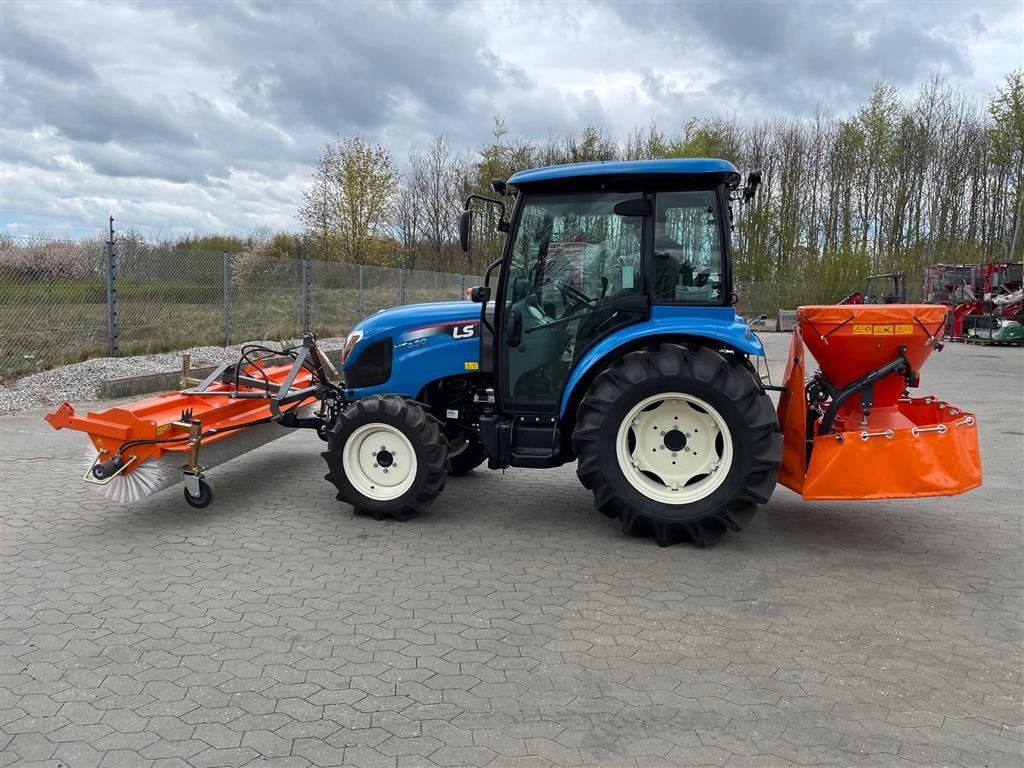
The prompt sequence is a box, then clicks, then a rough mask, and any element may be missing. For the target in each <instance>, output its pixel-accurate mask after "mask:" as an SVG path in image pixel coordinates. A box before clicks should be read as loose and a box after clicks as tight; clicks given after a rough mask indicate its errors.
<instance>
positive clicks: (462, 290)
mask: <svg viewBox="0 0 1024 768" xmlns="http://www.w3.org/2000/svg"><path fill="white" fill-rule="evenodd" d="M459 282H460V283H461V286H460V287H459V298H460V299H464V298H466V274H465V272H463V273H462V274H461V275H459Z"/></svg>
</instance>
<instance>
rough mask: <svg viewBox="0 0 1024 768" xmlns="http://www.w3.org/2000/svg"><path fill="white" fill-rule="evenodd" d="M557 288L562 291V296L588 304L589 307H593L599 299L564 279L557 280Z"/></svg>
mask: <svg viewBox="0 0 1024 768" xmlns="http://www.w3.org/2000/svg"><path fill="white" fill-rule="evenodd" d="M555 288H557V289H558V290H559V292H561V294H562V296H564V297H566V299H572V300H573V301H574V302H575V303H576V304H586V305H587V306H588V307H592V306H594V305H595V304H596V303H597V299H592V298H590V297H589V296H587V294H585V293H584V292H583V291H581V290H580V289H579V288H577V287H576V286H574V285H570V284H569V283H567V282H565V281H564V280H556V281H555Z"/></svg>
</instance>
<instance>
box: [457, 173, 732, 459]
mask: <svg viewBox="0 0 1024 768" xmlns="http://www.w3.org/2000/svg"><path fill="white" fill-rule="evenodd" d="M739 182H740V175H739V173H738V172H737V171H736V168H735V167H734V166H733V165H732V164H731V163H729V162H727V161H724V160H705V159H680V160H667V161H642V162H602V163H585V164H576V165H570V166H555V167H550V168H540V169H535V170H530V171H524V172H521V173H517V174H516V175H514V176H513V177H512V178H510V179H509V180H508V181H507V182H500V181H499V182H496V183H495V188H496V189H498V190H501V191H502V192H503V193H505V194H511V195H514V204H513V207H512V216H511V222H510V223H509V224H508V225H507V230H508V235H507V237H506V241H505V247H504V251H503V254H502V258H501V260H500V261H498V262H495V263H494V264H492V265H491V267H490V268H489V269H488V270H487V276H486V278H485V285H484V286H483V287H481V288H478V289H476V291H475V292H474V296H475V298H476V299H477V300H479V301H484V302H485V303H486V301H488V300H491V299H493V308H492V309H493V320H492V318H491V313H490V312H489V311H487V310H485V312H484V316H483V318H482V320H483V330H482V336H483V337H484V338H482V339H481V350H482V351H481V368H482V370H485V371H489V372H491V373H493V375H494V382H493V383H494V390H495V395H496V403H497V406H498V411H499V412H500V413H501V414H502V415H501V416H500V417H496V418H495V419H494V422H493V423H490V424H488V423H487V422H482V423H481V431H482V437H483V439H484V442H485V445H486V444H487V443H488V442H490V443H492V445H493V446H494V448H495V450H496V453H497V454H498V456H497V458H498V462H499V465H500V464H501V463H503V462H505V461H508V462H510V463H513V464H523V463H525V464H527V465H529V466H537V465H538V464H539V465H545V466H548V465H551V464H553V463H562V462H563V461H566V460H569V459H571V458H573V455H572V453H571V450H570V449H569V441H568V440H567V439H566V438H567V437H568V434H569V433H570V432H571V429H572V424H571V423H570V422H571V421H572V412H571V410H568V409H567V407H566V406H567V405H569V402H570V401H571V400H572V399H573V398H572V391H571V390H575V389H576V387H579V385H580V383H581V380H582V378H586V377H585V376H583V377H581V376H579V375H577V374H579V373H581V371H580V368H581V366H587V365H588V364H592V363H593V362H594V360H593V359H592V354H591V353H592V352H593V351H594V350H595V349H596V348H598V347H600V346H601V344H602V342H606V341H608V340H611V339H615V338H617V337H618V338H621V343H616V344H614V345H613V346H614V347H615V349H616V353H617V354H618V355H621V354H622V353H623V352H624V350H625V349H628V348H629V335H630V334H629V330H630V329H631V328H633V327H644V328H645V330H644V332H643V333H642V338H643V343H644V344H647V343H650V339H651V335H652V333H655V334H656V333H659V332H662V333H671V332H675V333H680V332H683V333H685V332H686V331H687V330H690V331H695V330H696V329H686V328H683V327H682V325H683V319H684V315H685V317H686V318H687V319H689V320H696V321H698V324H700V323H703V324H710V325H713V326H716V327H718V328H725V329H727V328H729V327H730V326H735V327H734V328H733V329H732V330H733V332H734V333H736V334H737V335H742V333H743V328H742V326H741V325H739V324H738V323H737V320H736V316H735V312H734V311H733V308H732V302H733V296H732V288H731V285H732V283H731V279H732V275H731V269H730V263H731V262H730V252H729V233H730V224H731V221H730V215H731V211H730V208H729V196H730V192H731V191H732V190H735V189H736V188H737V187H738V185H739ZM471 202H472V199H471V200H470V201H467V210H468V209H469V203H471ZM489 202H492V203H497V204H499V205H502V207H503V203H502V202H501V201H497V200H490V201H489ZM469 220H470V217H469V216H468V215H464V221H465V222H467V224H468V221H469ZM463 232H464V234H465V237H464V239H463V243H464V246H468V242H469V237H468V226H464V227H463ZM499 267H500V269H499ZM496 271H497V273H498V277H497V280H496V285H493V286H492V284H491V278H492V275H494V273H495V272H496ZM673 325H675V326H676V327H674V328H673V327H671V326H673ZM637 338H640V336H638V337H637ZM622 344H625V345H626V347H625V348H623V346H622ZM634 346H637V345H636V344H634ZM608 351H609V352H610V351H611V350H608ZM584 388H585V387H584ZM567 410H568V412H569V416H570V418H569V419H565V418H563V416H564V415H565V414H566V413H567ZM513 425H514V426H515V429H513V428H512V427H513ZM492 427H493V428H495V429H497V431H498V434H497V435H494V434H492V435H490V437H491V438H492V439H491V440H488V439H487V438H488V435H487V431H488V428H492ZM505 434H507V435H508V436H509V437H508V439H507V440H506V439H503V437H502V436H503V435H505ZM509 441H511V442H512V443H514V444H510V445H504V443H506V442H509Z"/></svg>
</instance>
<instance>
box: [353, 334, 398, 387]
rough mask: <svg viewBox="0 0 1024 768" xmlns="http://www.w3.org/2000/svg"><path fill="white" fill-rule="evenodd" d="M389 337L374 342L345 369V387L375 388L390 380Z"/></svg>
mask: <svg viewBox="0 0 1024 768" xmlns="http://www.w3.org/2000/svg"><path fill="white" fill-rule="evenodd" d="M391 348H392V344H391V337H390V336H389V337H388V338H386V339H381V340H380V341H375V342H373V344H371V345H370V346H368V347H367V348H366V349H364V350H363V351H362V352H358V350H357V352H358V357H356V359H355V361H354V362H353V363H352V365H351V366H350V367H349V368H346V369H345V386H347V387H376V386H379V385H380V384H384V383H386V382H387V380H388V379H390V378H391Z"/></svg>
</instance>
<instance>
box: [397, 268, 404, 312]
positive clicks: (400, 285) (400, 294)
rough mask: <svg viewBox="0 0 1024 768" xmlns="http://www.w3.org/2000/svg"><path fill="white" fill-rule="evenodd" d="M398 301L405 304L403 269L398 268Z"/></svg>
mask: <svg viewBox="0 0 1024 768" xmlns="http://www.w3.org/2000/svg"><path fill="white" fill-rule="evenodd" d="M398 303H399V304H401V305H402V306H403V307H404V306H405V270H404V269H400V270H398Z"/></svg>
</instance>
